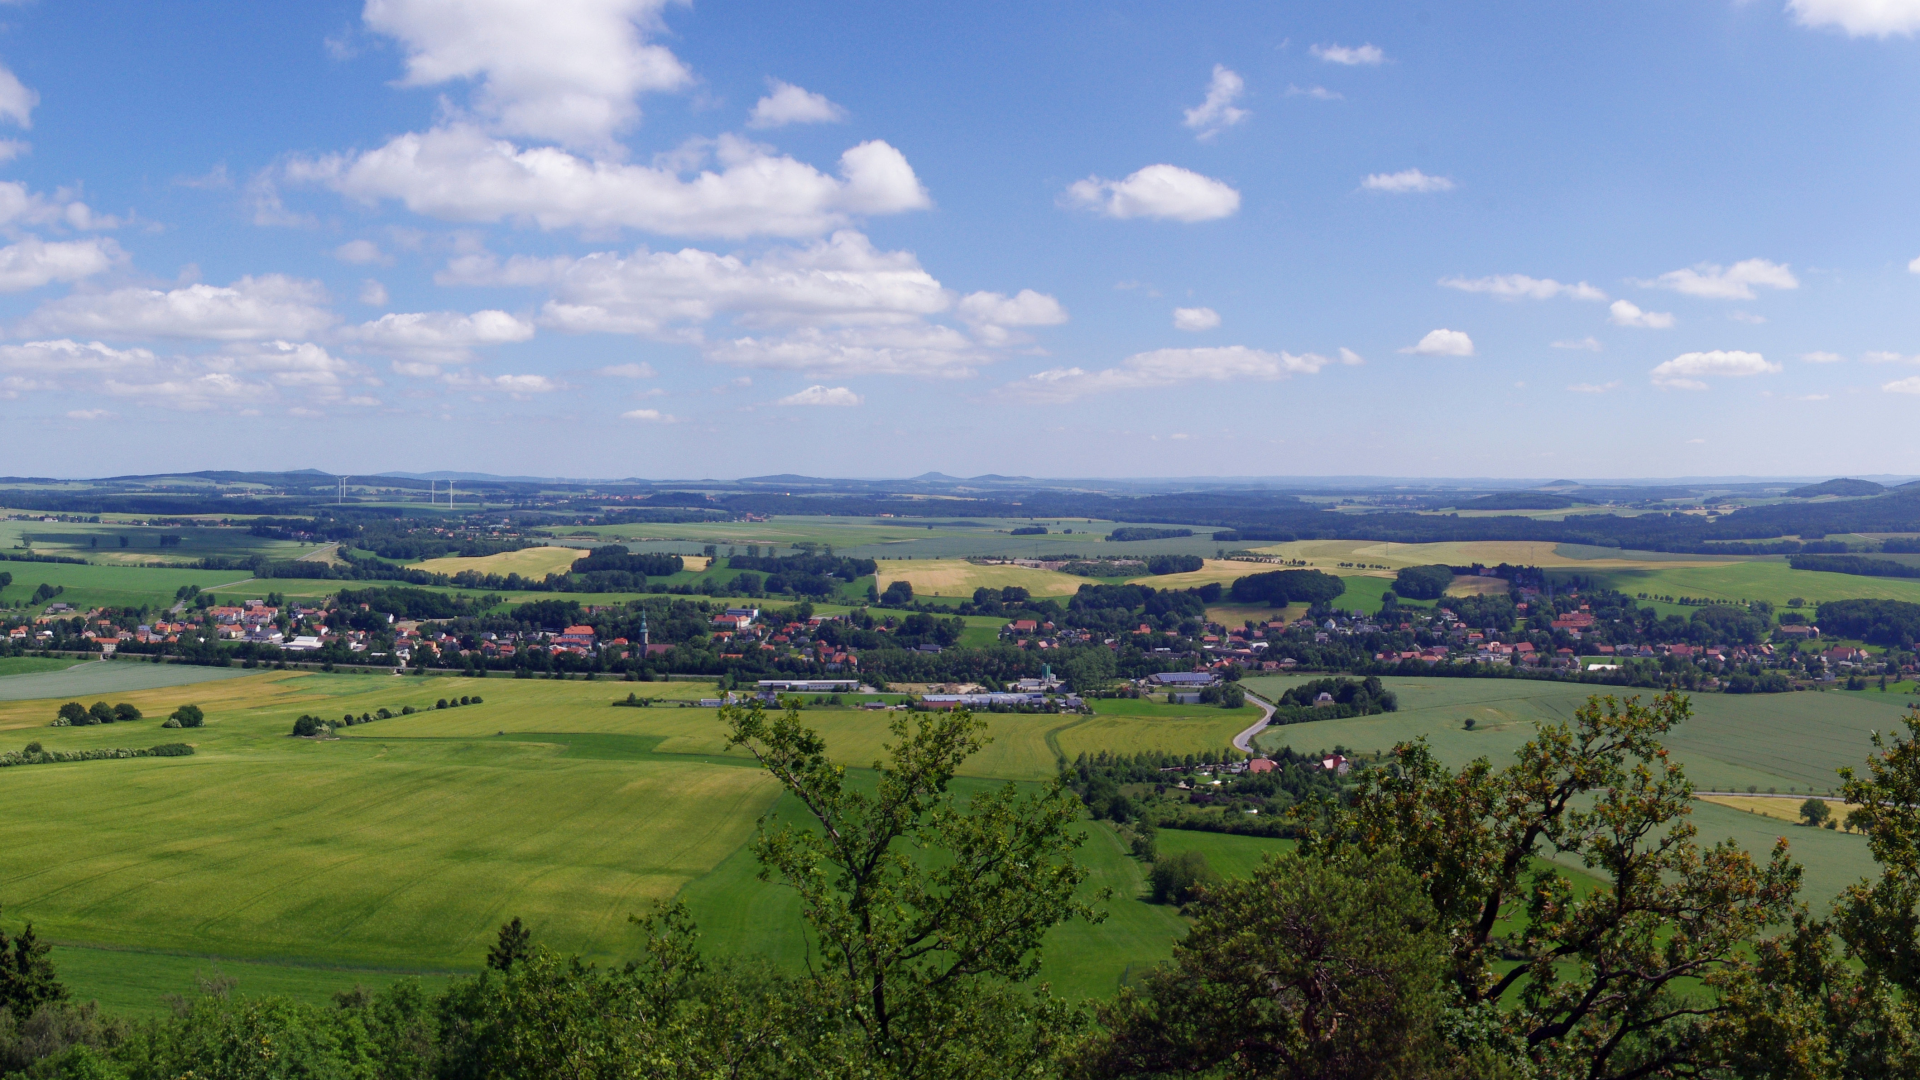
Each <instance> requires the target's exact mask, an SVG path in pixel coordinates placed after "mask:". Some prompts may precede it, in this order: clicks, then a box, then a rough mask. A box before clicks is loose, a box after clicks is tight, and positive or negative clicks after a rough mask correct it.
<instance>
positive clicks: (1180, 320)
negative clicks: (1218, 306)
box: [1173, 307, 1220, 333]
mask: <svg viewBox="0 0 1920 1080" xmlns="http://www.w3.org/2000/svg"><path fill="white" fill-rule="evenodd" d="M1219 325H1220V313H1219V312H1217V311H1215V310H1213V309H1212V308H1210V307H1179V308H1174V309H1173V328H1174V329H1175V330H1189V331H1192V332H1195V333H1198V332H1200V331H1202V330H1212V329H1213V328H1215V327H1217V326H1219Z"/></svg>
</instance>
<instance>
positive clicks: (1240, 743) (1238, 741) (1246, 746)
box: [1233, 694, 1273, 757]
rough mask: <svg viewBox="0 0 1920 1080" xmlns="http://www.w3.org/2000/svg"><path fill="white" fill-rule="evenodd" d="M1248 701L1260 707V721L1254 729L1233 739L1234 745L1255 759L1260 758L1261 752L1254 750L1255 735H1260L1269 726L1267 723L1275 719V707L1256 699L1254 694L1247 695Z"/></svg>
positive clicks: (1255, 724)
mask: <svg viewBox="0 0 1920 1080" xmlns="http://www.w3.org/2000/svg"><path fill="white" fill-rule="evenodd" d="M1247 700H1248V701H1251V702H1253V703H1254V704H1255V705H1258V706H1260V719H1259V720H1257V721H1255V722H1254V725H1253V726H1252V727H1250V728H1248V729H1247V730H1245V731H1243V732H1241V733H1240V734H1238V735H1235V736H1234V737H1233V745H1234V746H1236V747H1238V748H1240V749H1241V750H1244V751H1246V752H1247V753H1249V754H1252V755H1254V756H1255V757H1258V756H1259V754H1260V752H1259V751H1258V750H1255V749H1254V748H1253V737H1254V736H1255V735H1258V734H1260V732H1261V731H1262V730H1263V729H1264V728H1265V727H1266V726H1267V721H1269V720H1272V719H1273V706H1272V705H1269V704H1267V703H1266V702H1264V701H1261V700H1260V699H1259V698H1257V697H1254V696H1253V695H1252V694H1248V695H1247Z"/></svg>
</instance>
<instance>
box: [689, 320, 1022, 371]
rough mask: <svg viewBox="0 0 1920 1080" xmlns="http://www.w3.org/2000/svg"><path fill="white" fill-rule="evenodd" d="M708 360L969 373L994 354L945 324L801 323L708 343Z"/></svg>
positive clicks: (790, 367) (806, 367)
mask: <svg viewBox="0 0 1920 1080" xmlns="http://www.w3.org/2000/svg"><path fill="white" fill-rule="evenodd" d="M706 355H707V359H709V360H712V361H714V362H716V363H721V364H733V365H736V366H739V367H752V368H772V369H777V370H783V371H801V372H814V373H819V374H824V375H833V376H842V375H929V376H942V377H959V376H963V375H971V374H973V372H974V369H975V368H977V367H978V366H979V365H981V364H985V363H990V362H992V361H993V360H996V359H998V356H997V355H995V354H994V353H993V352H991V351H990V350H989V349H988V348H986V347H985V346H982V345H981V344H979V343H978V342H976V341H974V340H973V339H971V338H969V337H967V336H966V335H965V334H962V333H960V332H959V331H958V330H955V329H953V328H952V327H948V326H938V325H931V324H927V323H916V324H909V325H899V326H849V327H844V328H841V329H837V330H826V329H821V328H819V327H812V326H808V327H802V328H801V329H799V330H795V331H793V332H792V333H790V334H786V335H784V336H777V337H757V338H756V337H742V338H734V339H732V340H729V341H717V342H714V343H713V344H711V345H709V346H708V347H707V352H706Z"/></svg>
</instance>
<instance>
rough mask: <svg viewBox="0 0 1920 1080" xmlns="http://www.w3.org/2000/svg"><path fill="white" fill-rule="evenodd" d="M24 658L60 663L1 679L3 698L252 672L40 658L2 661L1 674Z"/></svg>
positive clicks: (116, 689)
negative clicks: (10, 665)
mask: <svg viewBox="0 0 1920 1080" xmlns="http://www.w3.org/2000/svg"><path fill="white" fill-rule="evenodd" d="M23 660H33V661H36V662H38V663H41V664H49V665H57V666H53V667H47V668H41V669H39V670H38V671H28V672H23V673H21V674H14V675H6V676H5V677H4V678H0V701H32V700H34V699H37V698H80V697H96V698H97V697H98V696H99V695H102V694H125V693H128V692H129V691H134V690H154V689H158V688H161V687H178V686H192V685H194V684H196V683H206V682H219V681H221V680H223V679H237V678H240V677H242V676H245V675H249V674H251V672H249V671H247V670H246V669H245V668H237V667H224V668H222V667H197V666H194V665H191V664H150V663H145V662H143V661H139V660H133V659H126V660H85V661H78V660H61V659H52V660H47V659H41V658H38V657H21V658H19V659H17V660H0V673H4V672H6V671H8V670H9V669H8V668H7V667H6V666H5V665H9V664H15V663H19V662H21V661H23Z"/></svg>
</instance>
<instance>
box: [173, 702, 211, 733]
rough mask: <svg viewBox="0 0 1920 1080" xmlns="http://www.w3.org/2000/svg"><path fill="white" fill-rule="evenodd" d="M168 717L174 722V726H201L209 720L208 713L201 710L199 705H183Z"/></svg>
mask: <svg viewBox="0 0 1920 1080" xmlns="http://www.w3.org/2000/svg"><path fill="white" fill-rule="evenodd" d="M167 719H168V721H170V722H173V726H174V727H183V728H190V727H201V726H203V725H204V724H206V722H207V714H206V713H203V712H201V711H200V706H198V705H182V706H180V707H179V708H177V709H175V710H173V715H172V716H169V717H167Z"/></svg>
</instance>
